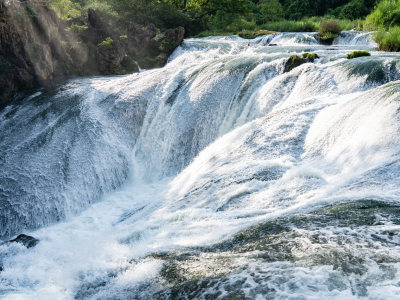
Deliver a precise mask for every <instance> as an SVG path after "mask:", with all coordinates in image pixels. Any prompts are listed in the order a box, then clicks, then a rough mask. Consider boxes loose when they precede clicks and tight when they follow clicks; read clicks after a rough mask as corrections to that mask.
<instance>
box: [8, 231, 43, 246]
mask: <svg viewBox="0 0 400 300" xmlns="http://www.w3.org/2000/svg"><path fill="white" fill-rule="evenodd" d="M10 243H20V244H22V245H24V246H25V247H26V248H32V247H35V246H36V245H37V244H38V243H39V240H38V239H35V238H34V237H32V236H29V235H26V234H20V235H19V236H17V237H16V238H15V239H13V240H10Z"/></svg>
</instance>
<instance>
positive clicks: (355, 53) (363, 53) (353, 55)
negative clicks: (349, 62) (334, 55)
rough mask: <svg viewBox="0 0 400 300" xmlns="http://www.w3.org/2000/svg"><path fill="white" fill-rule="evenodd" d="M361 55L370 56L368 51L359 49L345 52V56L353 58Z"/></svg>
mask: <svg viewBox="0 0 400 300" xmlns="http://www.w3.org/2000/svg"><path fill="white" fill-rule="evenodd" d="M362 56H371V54H370V53H369V52H368V51H364V50H359V51H353V52H351V53H349V54H347V55H346V58H347V59H353V58H357V57H362Z"/></svg>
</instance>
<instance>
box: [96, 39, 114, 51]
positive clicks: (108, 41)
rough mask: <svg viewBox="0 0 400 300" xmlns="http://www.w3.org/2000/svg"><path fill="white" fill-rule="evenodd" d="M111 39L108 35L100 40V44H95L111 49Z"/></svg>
mask: <svg viewBox="0 0 400 300" xmlns="http://www.w3.org/2000/svg"><path fill="white" fill-rule="evenodd" d="M113 43H114V41H113V39H112V38H110V37H107V38H106V39H105V40H104V41H102V42H101V43H100V44H98V45H97V46H99V47H103V48H106V49H112V48H113Z"/></svg>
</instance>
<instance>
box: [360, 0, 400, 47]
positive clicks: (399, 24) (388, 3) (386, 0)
mask: <svg viewBox="0 0 400 300" xmlns="http://www.w3.org/2000/svg"><path fill="white" fill-rule="evenodd" d="M364 29H366V30H377V32H376V33H375V36H374V39H375V41H376V42H377V44H378V47H379V50H382V51H400V0H382V1H380V2H379V3H378V4H377V5H376V7H375V9H374V10H373V11H372V12H371V14H370V15H368V16H367V18H366V19H365V23H364Z"/></svg>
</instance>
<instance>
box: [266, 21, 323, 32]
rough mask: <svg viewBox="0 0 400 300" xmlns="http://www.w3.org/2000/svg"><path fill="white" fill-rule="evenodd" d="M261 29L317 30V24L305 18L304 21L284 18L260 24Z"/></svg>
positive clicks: (286, 30) (284, 30)
mask: <svg viewBox="0 0 400 300" xmlns="http://www.w3.org/2000/svg"><path fill="white" fill-rule="evenodd" d="M260 28H261V29H264V30H270V31H279V32H314V31H316V30H317V28H318V26H317V24H315V23H313V22H311V21H308V20H304V21H290V20H282V21H276V22H270V23H266V24H263V25H260Z"/></svg>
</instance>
